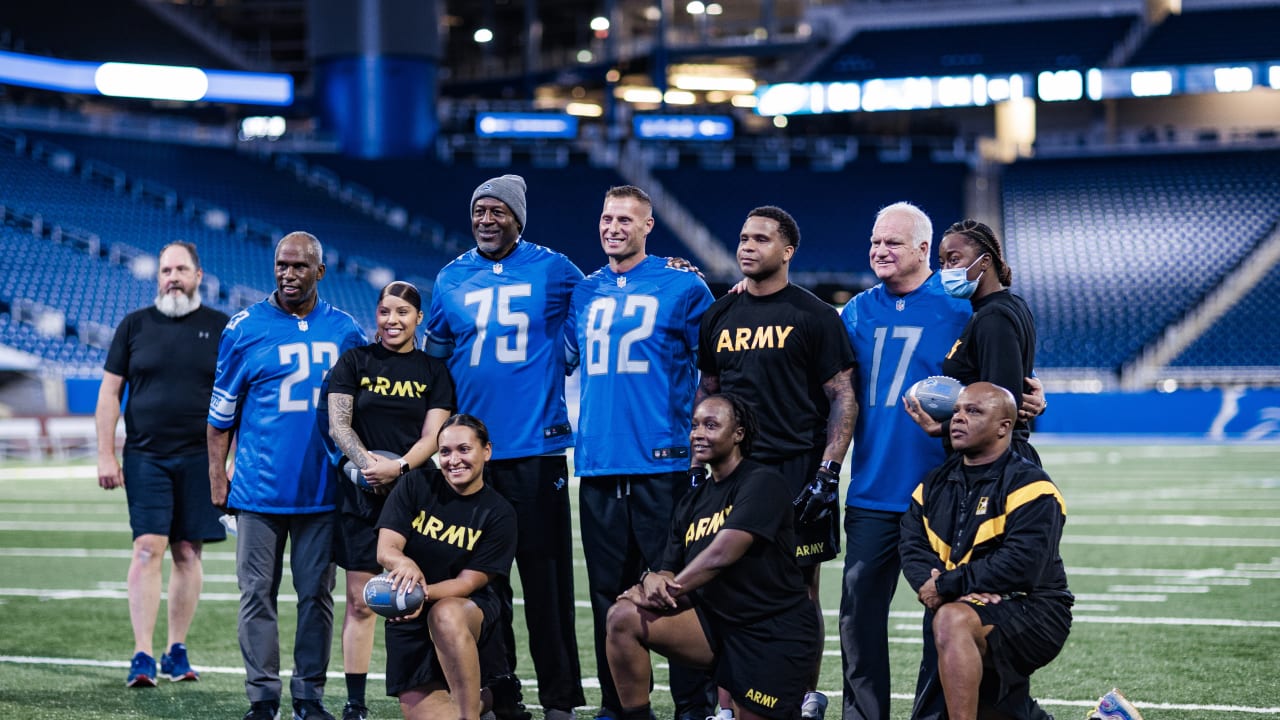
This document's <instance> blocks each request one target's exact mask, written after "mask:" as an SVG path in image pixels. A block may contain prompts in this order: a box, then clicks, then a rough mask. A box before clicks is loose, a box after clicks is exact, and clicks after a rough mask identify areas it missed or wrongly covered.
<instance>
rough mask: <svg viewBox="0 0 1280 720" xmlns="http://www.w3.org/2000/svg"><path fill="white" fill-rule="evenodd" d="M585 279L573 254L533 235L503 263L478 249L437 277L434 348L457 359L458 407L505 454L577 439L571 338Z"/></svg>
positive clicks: (453, 367) (546, 449)
mask: <svg viewBox="0 0 1280 720" xmlns="http://www.w3.org/2000/svg"><path fill="white" fill-rule="evenodd" d="M580 280H582V271H581V270H579V269H578V268H577V266H575V265H574V264H573V263H572V262H570V261H569V258H567V257H565V256H564V255H561V254H560V253H558V252H555V251H552V250H548V249H547V248H544V247H542V246H541V245H534V244H533V243H530V242H525V241H524V240H521V241H519V242H518V243H517V244H516V247H515V250H513V251H512V252H511V254H510V255H508V256H506V257H504V258H502V260H499V261H497V262H494V261H493V260H490V259H488V258H486V257H484V256H483V255H481V254H480V253H479V252H478V251H477V250H475V249H472V250H470V251H468V252H466V253H463V254H462V255H460V256H459V257H458V258H457V259H455V260H454V261H453V262H451V263H449V264H448V265H446V266H444V267H443V268H442V269H441V270H440V273H439V275H437V276H436V284H435V287H434V289H433V290H432V292H431V313H430V319H429V320H428V321H427V347H426V350H427V353H428V354H431V355H434V356H436V357H440V358H448V362H449V373H450V374H451V375H452V376H453V382H454V385H455V386H456V389H457V397H458V412H464V413H470V414H471V415H475V416H476V417H478V418H480V419H481V420H483V421H484V423H485V424H486V425H488V426H489V436H490V439H491V440H492V441H493V458H494V459H495V460H503V459H507V458H520V457H529V456H533V455H542V454H545V453H550V452H555V451H558V450H562V449H564V448H567V447H569V446H570V445H572V444H573V430H572V429H571V428H570V427H569V412H568V410H567V409H566V407H565V403H564V370H565V365H564V343H563V340H562V337H563V333H564V320H565V315H567V314H568V312H569V296H570V294H571V293H572V292H573V286H574V285H576V284H577V283H578V281H580Z"/></svg>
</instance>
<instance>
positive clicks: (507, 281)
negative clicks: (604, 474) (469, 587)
mask: <svg viewBox="0 0 1280 720" xmlns="http://www.w3.org/2000/svg"><path fill="white" fill-rule="evenodd" d="M525 190H526V188H525V181H524V178H522V177H520V176H519V175H503V176H501V177H496V178H493V179H491V180H487V181H485V182H483V183H481V184H480V186H479V187H477V188H476V189H475V192H473V193H472V195H471V205H470V212H471V230H472V234H473V235H474V236H475V240H476V247H474V248H473V249H471V250H470V251H468V252H466V253H463V254H462V255H460V256H458V257H457V258H456V259H455V260H453V262H451V263H449V264H448V265H446V266H445V267H444V268H443V269H441V270H440V273H439V274H438V275H437V276H436V282H435V287H434V289H433V290H432V293H431V312H430V317H429V319H428V321H427V346H426V352H427V354H429V355H433V356H435V357H439V358H447V359H448V364H449V374H450V375H452V376H453V381H454V385H455V388H456V391H457V400H458V412H463V413H468V414H470V415H474V416H476V417H478V418H480V419H481V420H483V421H484V422H485V424H486V425H488V427H489V433H490V435H491V436H492V438H493V448H494V450H493V458H492V460H491V461H490V462H489V463H488V465H487V466H486V468H485V472H486V476H485V482H486V483H488V484H490V485H492V486H493V488H494V489H495V490H497V491H498V493H499V494H501V495H502V496H503V497H504V498H506V499H507V501H508V502H510V503H511V505H512V507H514V508H515V511H516V527H517V540H516V558H515V559H516V567H517V568H518V569H519V571H520V580H521V585H522V586H523V588H524V614H525V620H526V624H527V626H528V629H529V654H530V655H531V656H532V658H533V664H534V669H535V670H536V671H537V678H538V701H539V703H540V704H541V705H542V707H543V708H544V709H545V716H546V718H547V719H548V720H570V719H571V718H572V713H573V708H575V707H577V706H579V705H582V704H584V702H585V700H584V699H583V694H582V680H581V676H582V673H581V670H580V668H579V664H578V641H577V637H576V635H575V633H574V627H573V614H574V610H573V560H572V543H573V540H572V537H571V535H570V527H569V488H568V480H569V467H568V461H567V459H566V457H565V454H564V451H565V448H567V447H569V446H570V445H572V444H573V431H572V429H571V428H570V427H569V413H568V410H567V408H566V407H565V401H564V374H565V373H564V370H565V363H564V348H563V331H564V320H565V316H566V315H567V314H568V312H569V295H570V293H571V292H572V291H573V287H574V285H576V284H577V283H578V281H580V280H581V279H582V271H580V270H579V269H578V268H577V267H576V266H574V264H573V263H572V262H570V261H569V259H568V258H567V257H565V256H564V255H562V254H560V253H558V252H555V251H553V250H549V249H547V248H545V247H542V246H541V245H535V244H533V243H531V242H528V241H527V240H524V239H522V237H521V234H522V233H523V231H524V228H525V219H526V204H525ZM495 589H496V590H497V591H498V593H499V596H500V597H501V598H502V600H503V607H502V618H501V623H500V627H501V628H502V632H501V633H500V634H501V635H502V636H504V638H505V644H506V651H505V658H499V660H500V661H504V662H501V664H502V665H505V666H506V667H505V668H495V667H494V666H495V664H497V663H495V661H494V658H493V657H492V656H491V654H490V653H491V650H482V651H481V652H482V657H481V665H482V674H483V675H484V678H483V679H484V680H485V684H486V685H487V686H489V687H491V688H494V687H499V688H501V687H509V686H510V684H511V682H512V679H511V678H509V677H507V678H505V681H502V680H500V679H499V678H496V677H495V674H497V673H501V672H503V671H504V670H505V671H506V672H510V671H511V670H514V669H515V636H514V633H513V631H512V629H511V621H512V614H513V609H512V596H511V589H510V585H509V584H507V583H506V582H505V581H504V582H502V583H500V584H499V585H495ZM495 680H498V681H497V682H495ZM494 693H495V698H494V700H495V708H494V710H495V713H496V714H497V715H498V717H499V720H513V718H516V717H519V716H520V715H522V714H523V713H522V712H521V711H520V710H518V709H517V710H516V711H515V714H512V713H511V712H506V711H508V710H510V709H511V706H512V705H513V704H514V703H512V702H498V701H499V700H500V699H501V698H498V697H496V695H497V694H498V691H497V690H494Z"/></svg>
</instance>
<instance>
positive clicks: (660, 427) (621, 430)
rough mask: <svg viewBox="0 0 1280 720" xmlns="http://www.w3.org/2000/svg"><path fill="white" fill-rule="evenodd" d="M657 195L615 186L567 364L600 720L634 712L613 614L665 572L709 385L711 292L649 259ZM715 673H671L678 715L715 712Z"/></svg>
mask: <svg viewBox="0 0 1280 720" xmlns="http://www.w3.org/2000/svg"><path fill="white" fill-rule="evenodd" d="M653 225H654V219H653V204H652V202H651V201H650V199H649V195H648V194H647V193H645V191H644V190H641V189H640V188H638V187H635V186H633V185H624V186H621V187H614V188H610V189H609V191H608V193H606V194H605V199H604V209H603V211H602V212H601V214H600V244H601V246H602V247H603V248H604V253H605V255H606V256H607V257H608V259H609V263H608V264H607V265H605V266H604V267H602V268H600V269H599V270H597V271H595V272H594V273H592V274H590V275H588V276H587V278H586V279H585V280H583V281H582V282H581V283H579V284H578V286H577V288H575V289H574V291H573V302H572V309H571V311H570V313H569V318H568V321H567V323H566V325H565V345H566V354H567V359H568V362H569V364H570V366H571V367H574V366H579V367H580V368H581V373H582V374H581V379H580V383H581V400H582V403H581V410H580V412H579V417H578V433H577V447H576V450H575V453H574V464H575V469H576V470H577V473H578V475H580V476H581V478H582V480H581V487H580V490H579V499H580V502H579V503H578V508H579V522H580V524H581V527H582V548H583V552H584V554H585V557H586V562H587V583H588V585H589V586H590V595H591V612H592V616H593V619H594V621H595V646H596V647H595V651H596V668H597V672H598V674H599V678H600V692H601V703H600V705H601V707H600V715H602V716H607V717H612V718H619V717H621V716H622V715H621V712H622V705H621V703H620V702H619V700H618V691H617V688H616V687H615V686H614V682H613V677H612V675H611V674H610V672H609V662H608V657H607V656H606V654H605V631H606V628H607V624H606V618H607V615H608V612H609V608H610V607H611V606H612V605H613V603H614V602H615V600H616V599H617V597H618V595H619V594H620V593H622V592H623V591H624V590H626V589H627V588H629V587H631V586H632V585H634V584H635V582H636V579H637V578H639V577H640V575H641V574H642V573H644V572H646V571H656V570H658V569H659V568H660V567H661V564H662V555H663V552H664V550H665V548H666V545H667V542H668V533H669V531H670V526H671V517H672V514H673V513H674V511H675V506H676V504H677V503H678V502H679V500H680V498H681V497H682V496H683V495H684V493H685V491H686V490H687V489H688V488H689V460H690V458H689V426H690V419H691V417H692V414H693V395H694V391H695V389H696V387H697V369H696V364H697V350H698V325H699V322H700V321H701V319H702V314H703V313H704V312H706V310H707V308H708V307H710V306H711V303H712V300H713V298H712V296H711V291H710V290H708V289H707V285H706V283H704V282H703V281H702V279H701V278H699V277H698V275H697V274H696V273H694V272H691V271H689V270H687V269H677V268H673V267H669V266H668V263H667V261H666V259H665V258H658V257H653V256H649V255H647V254H646V253H645V245H646V239H647V238H648V235H649V232H650V231H651V230H652V229H653ZM710 690H711V682H710V678H709V676H707V675H706V674H705V673H703V672H701V671H692V670H688V669H684V668H681V667H679V666H677V665H676V664H675V663H673V664H672V667H671V693H672V696H673V698H674V699H675V702H676V718H677V719H678V720H679V719H680V718H697V720H702V718H705V717H706V716H707V715H708V714H710V703H711V698H710V697H708V695H709V693H710Z"/></svg>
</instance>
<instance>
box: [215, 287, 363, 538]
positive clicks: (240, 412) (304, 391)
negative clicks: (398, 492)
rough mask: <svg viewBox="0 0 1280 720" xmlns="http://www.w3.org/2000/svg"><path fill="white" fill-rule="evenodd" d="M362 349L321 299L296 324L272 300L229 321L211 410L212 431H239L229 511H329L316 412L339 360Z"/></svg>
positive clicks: (351, 324)
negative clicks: (216, 429) (326, 376)
mask: <svg viewBox="0 0 1280 720" xmlns="http://www.w3.org/2000/svg"><path fill="white" fill-rule="evenodd" d="M364 343H365V338H364V333H363V332H361V330H360V326H359V325H357V324H356V321H355V320H353V319H352V318H351V316H350V315H348V314H346V313H345V312H342V311H341V310H338V309H337V308H335V307H333V306H332V305H330V304H329V303H327V302H325V301H323V300H319V301H317V303H316V306H315V308H314V309H313V310H312V311H311V313H310V314H308V315H307V316H306V317H305V318H302V319H299V318H297V317H294V316H293V315H290V314H289V313H286V312H284V311H283V310H281V309H280V308H279V307H277V306H276V305H275V304H274V303H272V302H271V300H270V299H266V300H262V301H260V302H258V303H255V304H253V305H251V306H249V307H248V308H246V309H244V310H242V311H241V312H239V313H237V314H236V315H235V316H234V317H232V318H231V320H230V321H229V322H228V323H227V327H226V328H225V329H224V330H223V331H222V340H221V341H220V342H219V344H218V368H217V371H216V374H215V376H214V382H213V396H212V398H211V400H210V404H209V424H210V425H212V426H214V427H216V428H219V429H222V430H227V429H230V428H231V427H233V426H236V425H237V423H238V425H239V428H238V430H237V431H236V456H235V463H236V464H235V472H234V474H233V475H232V477H231V493H230V495H229V496H228V498H227V505H228V506H230V507H233V508H238V509H241V510H249V511H252V512H261V513H276V514H302V513H316V512H325V511H328V510H332V509H333V507H334V487H333V482H332V479H331V477H330V472H329V469H330V468H329V457H328V453H327V446H326V440H327V438H325V437H324V431H323V430H322V429H321V425H320V424H319V423H317V421H316V406H317V404H318V403H319V401H320V395H321V386H322V384H323V383H324V379H325V375H326V374H327V373H328V372H329V369H330V368H331V367H333V364H334V363H335V362H337V360H338V357H339V356H341V355H342V353H343V352H345V351H346V350H348V349H349V348H353V347H356V346H359V345H363V344H364ZM326 426H327V423H326Z"/></svg>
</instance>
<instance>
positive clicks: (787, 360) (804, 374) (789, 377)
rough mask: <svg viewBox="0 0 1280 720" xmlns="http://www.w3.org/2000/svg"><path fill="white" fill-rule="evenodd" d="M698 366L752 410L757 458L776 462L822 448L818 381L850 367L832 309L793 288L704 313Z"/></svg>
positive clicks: (824, 406) (744, 296) (722, 302)
mask: <svg viewBox="0 0 1280 720" xmlns="http://www.w3.org/2000/svg"><path fill="white" fill-rule="evenodd" d="M698 344H699V347H698V369H699V370H701V371H702V372H704V373H707V374H709V375H719V376H720V389H721V390H722V391H724V392H732V393H735V394H737V395H740V396H742V398H743V399H744V400H746V401H747V402H748V403H750V404H751V405H752V407H753V409H754V410H755V411H756V414H757V416H758V417H759V420H760V436H759V437H758V438H756V445H755V450H754V455H753V457H755V458H756V459H757V460H760V461H761V462H778V461H781V460H784V459H787V458H790V457H794V456H796V455H799V454H802V453H806V452H809V451H811V450H813V449H814V448H819V447H822V446H824V445H826V443H827V439H826V431H827V414H828V413H829V412H830V409H831V405H830V403H829V402H828V400H827V395H826V393H825V392H824V391H823V389H822V385H823V383H825V382H826V381H827V380H830V379H831V378H832V377H833V376H835V374H836V373H838V372H840V371H841V370H844V369H845V368H848V367H852V366H853V364H854V362H855V361H854V355H853V347H852V346H851V345H850V344H849V335H848V333H846V332H845V329H844V324H843V323H842V322H841V321H840V316H839V315H837V314H836V311H835V310H834V309H832V307H831V306H830V305H828V304H826V303H824V302H822V301H821V300H819V299H818V298H817V297H815V296H814V295H813V293H811V292H809V291H808V290H805V289H804V288H801V287H798V286H796V285H788V286H787V287H785V288H783V289H782V290H780V291H778V292H776V293H774V294H772V295H767V296H764V297H756V296H754V295H751V294H750V293H746V292H743V293H736V294H735V293H730V294H729V295H726V296H724V297H722V298H720V299H719V300H717V301H716V302H715V303H714V304H713V305H712V306H711V308H710V309H709V310H707V312H706V314H705V315H703V316H702V327H701V330H700V336H699V341H698Z"/></svg>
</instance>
